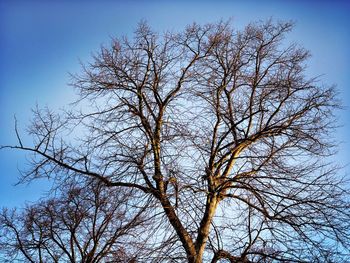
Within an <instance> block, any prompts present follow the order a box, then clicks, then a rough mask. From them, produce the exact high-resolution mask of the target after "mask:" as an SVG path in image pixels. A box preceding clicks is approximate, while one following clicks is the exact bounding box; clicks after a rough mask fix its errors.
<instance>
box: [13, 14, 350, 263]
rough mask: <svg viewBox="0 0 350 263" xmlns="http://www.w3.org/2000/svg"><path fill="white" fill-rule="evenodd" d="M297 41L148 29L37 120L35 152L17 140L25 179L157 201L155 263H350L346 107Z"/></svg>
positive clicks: (120, 43) (103, 58)
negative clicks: (338, 153)
mask: <svg viewBox="0 0 350 263" xmlns="http://www.w3.org/2000/svg"><path fill="white" fill-rule="evenodd" d="M291 28H292V24H291V23H289V22H287V23H285V22H278V23H274V22H272V21H271V20H270V21H267V22H264V23H255V24H254V23H253V24H250V25H248V26H247V27H246V28H245V29H244V30H241V31H237V30H235V29H233V28H232V27H231V26H230V24H229V23H217V24H208V25H204V26H199V25H197V24H193V25H191V26H188V27H187V28H186V29H185V30H184V31H183V32H180V33H170V32H167V33H165V34H163V35H162V36H160V35H158V34H157V33H155V32H153V31H152V30H151V29H150V28H149V27H148V26H147V24H145V23H140V25H139V27H138V29H137V30H136V32H135V36H134V38H133V39H132V40H129V39H127V38H122V39H114V40H113V41H112V44H111V46H110V47H102V48H101V50H100V51H99V52H98V53H97V54H96V55H95V56H94V58H93V62H91V63H89V64H87V65H85V66H83V72H82V73H81V74H78V75H73V76H72V85H73V86H74V87H75V88H76V90H77V91H78V92H79V95H80V99H79V100H78V101H77V102H76V104H75V106H73V109H72V110H71V111H70V112H69V113H67V114H61V115H59V114H54V113H52V112H50V111H44V110H36V111H35V117H34V121H33V125H32V127H31V134H32V135H33V136H34V144H33V146H26V145H24V144H23V143H22V140H21V138H20V136H19V135H18V133H17V135H18V140H19V143H18V145H17V146H11V147H10V148H15V149H22V150H26V151H30V152H32V153H33V159H32V166H31V167H32V170H30V171H27V173H26V174H25V175H24V177H23V180H32V179H34V178H37V177H41V176H43V175H47V176H55V177H56V178H62V177H64V176H79V177H81V176H83V177H91V178H94V179H96V180H97V181H100V182H103V183H104V184H105V185H106V186H109V187H118V188H120V187H121V188H129V189H135V190H138V191H139V193H140V194H141V195H144V196H150V197H152V201H151V202H150V203H149V205H151V207H152V211H153V215H152V217H153V220H154V222H156V224H155V226H154V227H153V229H151V230H150V231H155V232H154V233H157V239H156V240H153V241H154V244H153V245H150V246H149V248H151V247H152V246H153V248H154V249H153V251H152V252H151V250H150V253H149V261H152V260H154V261H157V260H158V261H163V262H166V261H169V262H183V261H188V262H196V263H198V262H203V261H208V262H210V261H211V262H218V261H220V260H226V261H227V260H228V261H230V262H272V261H281V262H283V261H284V262H336V261H337V262H344V260H345V259H349V245H350V244H349V240H350V238H349V237H350V233H349V231H350V225H349V222H350V211H349V191H348V190H347V188H346V182H345V181H344V178H341V177H340V176H339V173H338V168H337V167H336V165H333V164H332V160H331V159H329V157H332V156H333V155H334V153H335V148H334V146H335V145H336V144H335V143H334V142H333V141H332V133H333V131H334V128H335V118H334V116H333V111H334V109H335V108H337V107H338V101H337V99H336V96H335V95H336V94H335V91H334V88H333V87H328V86H326V85H323V84H321V83H320V82H319V81H318V80H317V79H314V78H311V79H310V78H308V77H307V76H306V74H305V67H306V64H305V63H306V60H307V58H308V56H309V53H308V52H307V51H306V50H304V49H303V48H301V47H299V46H298V45H297V44H291V45H287V43H285V41H284V38H285V35H286V33H288V32H289V31H290V30H291ZM80 109H82V110H80ZM74 131H77V132H78V134H80V136H79V139H77V140H74V139H70V141H69V142H68V141H67V138H72V136H70V137H67V136H66V132H69V133H72V132H73V133H74ZM81 134H83V136H81ZM62 137H64V138H63V139H62ZM62 174H63V175H62ZM144 204H145V203H144ZM156 259H157V260H156Z"/></svg>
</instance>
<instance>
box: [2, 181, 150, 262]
mask: <svg viewBox="0 0 350 263" xmlns="http://www.w3.org/2000/svg"><path fill="white" fill-rule="evenodd" d="M64 187H65V188H64V189H62V191H63V193H60V195H59V196H58V197H54V198H50V199H48V200H43V201H41V202H39V203H37V204H33V205H29V206H27V207H26V208H25V209H24V210H23V211H22V210H20V211H16V210H8V209H3V211H2V213H1V214H0V248H1V251H2V252H1V254H0V256H1V258H2V262H136V258H137V251H138V245H140V246H141V244H139V242H141V239H140V237H138V240H137V241H136V239H135V237H136V236H139V234H137V231H143V227H144V221H143V218H142V216H141V213H142V211H143V210H144V209H137V208H135V205H134V204H132V201H131V200H129V198H130V193H126V192H125V193H116V192H113V191H110V189H105V188H104V187H103V186H102V185H101V184H100V183H93V184H90V185H88V186H85V187H81V185H79V186H77V185H76V182H75V183H74V184H71V185H68V186H67V185H65V186H64ZM56 194H58V193H57V192H56ZM136 229H137V230H136ZM132 241H133V243H132Z"/></svg>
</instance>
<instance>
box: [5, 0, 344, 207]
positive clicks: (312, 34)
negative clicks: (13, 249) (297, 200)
mask: <svg viewBox="0 0 350 263" xmlns="http://www.w3.org/2000/svg"><path fill="white" fill-rule="evenodd" d="M349 14H350V1H345V0H344V1H337V0H333V1H331V0H330V1H310V0H309V1H301V0H299V1H295V0H294V1H293V0H289V1H288V0H286V1H249V0H248V1H220V0H217V1H203V0H202V1H152V0H149V1H77V0H75V1H56V2H54V1H29V0H28V1H24V0H23V1H16V0H12V1H11V0H8V1H5V0H0V145H4V144H14V143H16V139H15V134H14V121H13V116H14V115H15V114H16V116H17V119H18V121H19V128H20V130H22V131H24V130H25V126H26V124H27V123H28V120H29V119H30V116H31V108H33V107H34V106H35V104H36V103H38V104H39V106H45V105H48V106H50V107H51V108H56V109H57V108H59V107H60V106H63V105H66V104H67V103H69V102H72V100H73V97H74V93H73V92H72V90H71V88H70V87H68V86H67V84H66V83H67V82H68V81H69V77H68V72H73V73H74V72H79V71H80V65H79V59H80V60H82V61H83V62H84V61H85V62H86V61H89V60H90V58H91V52H93V51H96V50H98V48H99V46H100V44H103V43H105V44H107V43H108V42H109V40H110V38H111V37H112V36H121V35H132V32H133V30H134V29H135V27H136V25H137V23H138V22H139V21H140V20H141V19H146V20H147V21H148V22H149V24H150V25H151V26H152V27H153V28H154V29H155V30H157V31H163V30H168V29H173V30H177V29H182V28H183V27H184V26H186V25H187V24H190V23H192V22H198V23H207V22H216V21H218V20H220V19H224V20H226V19H229V18H232V23H233V24H234V25H235V26H236V27H237V28H242V27H243V26H245V25H246V24H247V23H249V22H251V21H257V20H265V19H268V18H270V17H272V18H274V19H276V20H277V19H283V20H293V21H295V22H296V27H295V29H294V31H293V32H292V33H291V34H290V35H289V38H288V41H291V42H298V43H300V44H301V45H303V46H304V47H305V48H307V49H309V50H310V51H311V54H312V58H311V59H310V61H309V68H308V70H307V74H308V75H310V76H315V75H321V74H323V75H322V77H321V80H322V82H323V83H325V84H336V85H337V87H338V90H339V92H340V98H341V99H342V100H343V105H344V106H345V107H346V109H345V110H344V111H342V112H339V113H338V116H339V123H340V124H342V125H343V126H342V127H341V128H340V129H339V131H338V132H337V134H335V137H336V138H337V140H339V141H341V142H342V143H341V144H340V149H339V154H338V155H337V156H336V159H337V160H338V161H340V162H341V163H342V164H347V163H349V159H350V158H349V156H350V139H349V135H350V133H349V132H348V131H349V130H350V110H349V109H350V87H349V83H350V74H349V73H350V70H349V69H350V15H349ZM25 163H26V160H25V154H23V153H21V152H16V151H10V150H3V151H0V207H2V206H17V205H22V204H24V202H26V201H34V200H36V199H37V198H39V197H40V196H41V195H42V194H43V193H44V192H45V191H46V190H48V184H47V182H45V180H43V181H40V182H34V183H32V184H30V185H19V186H14V184H15V183H16V182H17V178H18V176H19V172H18V168H20V169H25ZM344 172H346V173H348V174H349V173H350V169H349V167H347V168H346V169H345V170H344Z"/></svg>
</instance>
